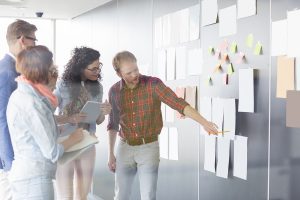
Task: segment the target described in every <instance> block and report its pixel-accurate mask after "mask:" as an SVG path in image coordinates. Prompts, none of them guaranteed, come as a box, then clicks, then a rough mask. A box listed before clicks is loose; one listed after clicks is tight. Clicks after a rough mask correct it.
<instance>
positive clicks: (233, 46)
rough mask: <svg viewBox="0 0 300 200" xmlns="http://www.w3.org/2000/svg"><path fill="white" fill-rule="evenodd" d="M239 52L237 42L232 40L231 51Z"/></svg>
mask: <svg viewBox="0 0 300 200" xmlns="http://www.w3.org/2000/svg"><path fill="white" fill-rule="evenodd" d="M236 52H237V43H236V42H232V43H231V46H230V53H236Z"/></svg>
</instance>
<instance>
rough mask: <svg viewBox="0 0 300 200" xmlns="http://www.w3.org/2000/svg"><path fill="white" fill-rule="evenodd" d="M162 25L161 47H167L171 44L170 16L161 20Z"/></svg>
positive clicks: (165, 16)
mask: <svg viewBox="0 0 300 200" xmlns="http://www.w3.org/2000/svg"><path fill="white" fill-rule="evenodd" d="M162 21H163V22H162V23H163V45H164V46H168V45H170V44H171V15H164V16H163V18H162Z"/></svg>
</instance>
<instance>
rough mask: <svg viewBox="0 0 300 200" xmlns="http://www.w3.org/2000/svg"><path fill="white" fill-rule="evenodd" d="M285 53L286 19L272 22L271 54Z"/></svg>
mask: <svg viewBox="0 0 300 200" xmlns="http://www.w3.org/2000/svg"><path fill="white" fill-rule="evenodd" d="M286 54H287V20H286V19H285V20H279V21H275V22H272V56H280V55H286Z"/></svg>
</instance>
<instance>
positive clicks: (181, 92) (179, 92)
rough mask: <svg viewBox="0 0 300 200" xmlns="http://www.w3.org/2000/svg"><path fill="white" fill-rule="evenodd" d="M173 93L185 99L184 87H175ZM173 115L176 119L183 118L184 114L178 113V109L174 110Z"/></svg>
mask: <svg viewBox="0 0 300 200" xmlns="http://www.w3.org/2000/svg"><path fill="white" fill-rule="evenodd" d="M175 93H176V95H177V96H178V97H180V98H182V99H185V88H184V87H176V91H175ZM175 116H176V118H177V119H183V118H184V115H182V114H180V113H179V112H178V111H175Z"/></svg>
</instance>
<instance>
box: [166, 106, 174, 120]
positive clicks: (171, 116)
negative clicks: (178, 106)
mask: <svg viewBox="0 0 300 200" xmlns="http://www.w3.org/2000/svg"><path fill="white" fill-rule="evenodd" d="M166 121H167V122H174V110H173V109H172V108H170V107H169V106H168V105H166Z"/></svg>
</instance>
